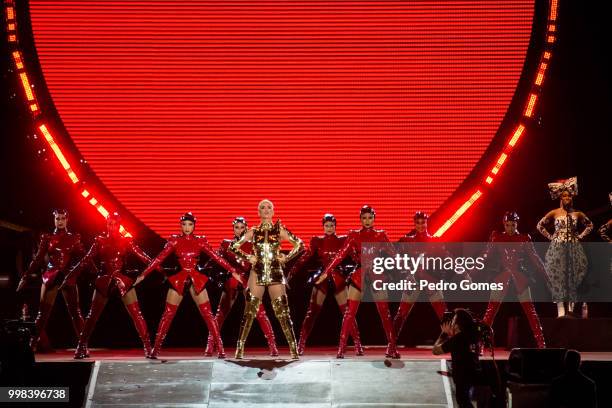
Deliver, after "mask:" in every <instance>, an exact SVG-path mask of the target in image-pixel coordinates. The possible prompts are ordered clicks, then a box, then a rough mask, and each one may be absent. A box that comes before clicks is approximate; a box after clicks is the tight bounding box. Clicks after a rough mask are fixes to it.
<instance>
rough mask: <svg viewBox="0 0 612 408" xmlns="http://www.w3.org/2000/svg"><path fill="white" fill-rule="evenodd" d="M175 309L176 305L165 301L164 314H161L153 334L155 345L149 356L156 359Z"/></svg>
mask: <svg viewBox="0 0 612 408" xmlns="http://www.w3.org/2000/svg"><path fill="white" fill-rule="evenodd" d="M177 309H178V305H173V304H172V303H168V302H166V309H165V310H164V314H163V315H162V318H161V320H160V321H159V326H158V327H157V335H156V336H155V346H153V351H152V352H151V357H150V358H152V359H156V358H157V356H158V355H159V352H160V350H161V346H162V344H163V343H164V339H165V338H166V334H168V330H169V329H170V324H172V320H173V319H174V316H175V315H176V310H177Z"/></svg>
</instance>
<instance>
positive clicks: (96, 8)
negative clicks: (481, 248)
mask: <svg viewBox="0 0 612 408" xmlns="http://www.w3.org/2000/svg"><path fill="white" fill-rule="evenodd" d="M29 6H30V14H31V22H32V31H33V34H34V41H35V45H36V50H37V53H38V58H39V61H40V65H41V68H42V73H43V75H44V79H45V82H46V86H47V88H48V90H49V93H50V95H51V97H52V99H53V103H54V104H55V106H56V108H57V111H58V113H59V115H60V117H61V120H62V121H63V124H64V126H65V128H66V130H67V131H68V133H69V135H70V137H71V138H72V140H73V141H74V144H75V145H76V147H77V148H78V150H79V152H80V154H81V155H82V156H83V157H84V158H85V159H86V160H87V161H88V163H89V165H90V167H91V169H92V170H93V171H94V172H95V174H96V176H97V177H98V178H99V180H100V182H102V183H103V184H104V185H105V186H106V187H107V188H108V189H109V190H110V191H111V192H112V193H113V195H114V196H115V197H116V199H117V200H118V201H120V202H121V203H122V204H123V205H124V206H125V207H126V208H127V209H128V210H130V211H131V212H132V213H133V214H134V215H135V216H136V217H138V218H139V219H140V220H142V221H143V222H144V223H145V224H146V225H148V226H149V227H151V228H152V229H153V230H154V231H155V232H157V233H159V234H161V235H162V236H166V235H168V234H170V233H174V232H176V230H177V220H178V216H179V215H180V214H181V213H183V212H184V211H186V210H191V211H193V212H194V213H195V214H196V216H198V217H199V219H200V220H201V221H203V222H202V223H201V224H200V226H199V228H200V231H201V232H205V233H206V234H207V235H208V236H209V237H210V238H211V240H212V241H214V242H216V241H219V240H220V239H221V238H223V237H227V236H229V235H230V234H231V224H230V222H231V220H232V218H233V217H234V216H236V215H244V216H246V217H247V218H248V219H249V220H250V221H252V222H255V220H256V205H257V203H258V201H259V200H260V199H262V198H270V199H271V200H273V201H274V203H275V204H276V207H277V216H278V217H279V218H281V219H282V220H283V221H284V222H285V223H286V224H287V225H288V226H290V227H291V229H292V230H293V231H294V232H295V233H297V234H298V235H300V236H302V237H304V238H307V237H308V236H310V235H311V234H315V233H319V232H320V230H321V227H320V218H321V215H322V214H323V213H324V212H333V213H335V214H336V216H337V218H338V227H339V230H340V231H344V230H346V229H347V228H351V227H355V226H357V225H358V211H359V208H360V206H361V205H362V204H364V203H370V204H372V205H374V206H375V207H376V209H377V211H378V216H379V220H378V221H379V225H380V226H381V227H384V228H386V229H388V230H389V232H390V235H391V236H392V237H397V236H399V235H400V234H401V233H405V232H406V230H407V229H408V228H409V227H410V226H411V221H410V215H411V214H412V213H413V212H414V211H416V210H425V211H428V212H430V213H431V212H434V211H435V210H436V209H438V208H439V206H440V205H441V204H442V203H443V202H444V201H445V200H446V199H447V198H449V197H450V196H451V194H452V193H453V192H454V191H455V190H456V188H457V187H458V185H459V184H460V183H461V182H462V181H463V180H464V179H465V178H466V177H467V176H468V175H469V174H470V172H471V171H472V169H473V168H474V166H475V165H476V163H477V162H478V161H479V160H480V159H481V158H482V155H483V153H484V152H485V150H486V148H487V147H488V146H489V144H490V142H491V140H492V139H493V137H494V136H495V134H496V132H497V130H498V128H499V126H500V123H501V121H502V119H503V118H504V116H505V114H506V111H507V109H508V106H509V104H510V101H511V99H512V97H513V95H514V93H515V89H516V86H517V83H518V81H519V78H520V76H521V73H522V69H523V64H524V60H525V55H526V52H527V47H528V44H529V38H530V34H531V25H532V19H533V11H534V10H533V8H534V4H533V1H494V2H492V1H415V2H412V1H371V2H369V1H325V2H320V1H265V2H263V1H249V2H238V1H228V0H223V1H180V2H172V1H69V2H68V1H49V0H44V1H42V0H30V1H29Z"/></svg>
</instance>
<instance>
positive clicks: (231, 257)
mask: <svg viewBox="0 0 612 408" xmlns="http://www.w3.org/2000/svg"><path fill="white" fill-rule="evenodd" d="M239 239H240V238H239V237H235V238H234V239H224V240H223V241H222V242H221V245H220V246H219V250H218V253H219V255H220V256H221V257H223V258H224V259H225V260H227V261H228V262H229V263H230V264H231V265H232V266H233V267H234V268H235V269H236V271H238V273H239V274H240V276H241V277H242V279H241V280H240V281H238V280H237V279H236V278H235V277H234V276H233V275H230V276H229V278H228V279H227V280H226V281H225V285H224V288H223V290H224V291H225V292H226V293H227V295H228V296H234V294H235V293H237V291H242V290H243V289H244V288H246V287H247V282H248V280H249V273H250V272H251V264H250V263H249V262H248V261H247V260H246V259H240V258H238V257H237V256H236V254H234V253H233V252H232V251H230V250H229V247H230V245H231V244H233V243H234V242H236V241H238V240H239ZM240 249H242V250H243V251H244V252H245V253H247V254H252V253H253V244H252V243H251V242H249V241H247V242H245V243H244V244H242V246H241V247H240ZM230 308H231V305H230V304H229V303H225V305H224V304H222V303H219V306H218V307H217V313H216V314H215V320H216V321H217V326H219V330H221V327H223V322H224V321H225V318H226V317H227V315H228V314H229V312H230ZM256 318H257V322H258V323H259V326H260V327H261V330H262V331H263V333H264V336H265V337H266V341H267V342H268V348H269V350H270V355H271V356H273V357H276V356H278V349H277V347H276V337H275V336H274V329H272V324H271V323H270V319H268V315H267V314H266V309H265V307H264V305H263V303H262V304H260V305H259V309H258V311H257V315H256ZM213 351H214V339H213V336H212V335H210V334H209V335H208V343H207V345H206V352H205V354H206V355H207V356H211V355H212V353H213Z"/></svg>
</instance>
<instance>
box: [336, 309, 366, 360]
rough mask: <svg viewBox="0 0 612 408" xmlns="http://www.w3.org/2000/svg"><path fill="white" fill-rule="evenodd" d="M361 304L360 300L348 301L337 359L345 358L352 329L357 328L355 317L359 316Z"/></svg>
mask: <svg viewBox="0 0 612 408" xmlns="http://www.w3.org/2000/svg"><path fill="white" fill-rule="evenodd" d="M359 303H361V302H360V301H359V300H352V299H348V300H347V301H346V309H345V310H344V317H343V318H342V327H341V329H340V339H339V340H338V354H337V355H336V358H344V352H345V350H346V342H347V340H348V336H349V334H350V332H351V330H352V328H353V327H354V326H355V316H357V309H359Z"/></svg>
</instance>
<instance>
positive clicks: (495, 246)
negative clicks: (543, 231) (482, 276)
mask: <svg viewBox="0 0 612 408" xmlns="http://www.w3.org/2000/svg"><path fill="white" fill-rule="evenodd" d="M518 220H519V216H518V214H517V213H515V212H506V214H505V215H504V219H503V222H504V232H502V233H498V232H497V231H493V233H492V234H491V238H490V241H489V245H488V247H487V249H486V251H485V254H484V257H485V259H487V260H488V259H490V258H492V257H497V259H498V260H499V264H500V270H499V272H498V273H497V274H496V275H495V277H493V278H492V279H488V281H489V282H496V283H501V284H503V287H504V290H502V291H492V292H491V299H490V300H489V304H488V306H487V310H486V312H485V315H484V317H483V318H482V320H483V322H484V323H486V324H488V325H492V324H493V320H494V319H495V315H496V314H497V311H498V310H499V307H500V305H501V302H502V300H503V299H504V296H505V294H506V291H507V288H508V286H509V284H510V282H513V283H514V287H515V289H516V292H517V297H518V299H519V302H520V303H521V307H522V308H523V311H524V312H525V315H526V316H527V320H528V321H529V326H530V327H531V331H532V332H533V336H534V338H535V341H536V344H537V346H538V348H544V347H546V343H545V341H544V334H543V333H542V326H541V325H540V319H539V318H538V314H537V313H536V310H535V306H534V305H533V301H532V298H531V291H530V289H529V277H528V276H527V275H526V274H525V272H523V269H522V268H523V266H524V265H523V264H524V262H525V260H526V259H525V258H529V260H530V261H531V263H532V264H533V265H534V266H535V267H536V269H537V270H538V272H539V275H540V277H541V278H543V279H544V280H545V282H546V283H547V284H548V276H547V275H546V271H545V269H544V264H543V263H542V260H541V259H540V257H539V256H538V254H537V253H536V251H535V248H534V247H533V243H532V242H531V237H530V236H529V234H522V233H520V232H519V231H518ZM504 243H508V245H504Z"/></svg>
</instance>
